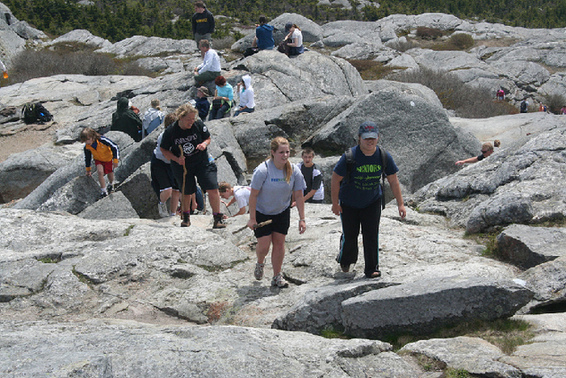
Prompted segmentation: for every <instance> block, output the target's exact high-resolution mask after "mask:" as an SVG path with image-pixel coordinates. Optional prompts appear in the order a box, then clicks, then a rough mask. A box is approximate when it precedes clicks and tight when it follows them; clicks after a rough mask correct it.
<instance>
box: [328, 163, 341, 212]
mask: <svg viewBox="0 0 566 378" xmlns="http://www.w3.org/2000/svg"><path fill="white" fill-rule="evenodd" d="M343 178H344V177H343V176H340V175H339V174H337V173H336V172H332V179H331V180H330V198H331V199H332V212H333V213H334V214H336V215H340V213H341V212H342V207H341V206H340V203H339V201H338V197H339V194H340V183H341V182H342V179H343Z"/></svg>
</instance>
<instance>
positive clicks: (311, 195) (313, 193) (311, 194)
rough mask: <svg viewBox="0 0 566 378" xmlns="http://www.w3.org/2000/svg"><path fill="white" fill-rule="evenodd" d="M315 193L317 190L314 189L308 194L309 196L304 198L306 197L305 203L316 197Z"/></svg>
mask: <svg viewBox="0 0 566 378" xmlns="http://www.w3.org/2000/svg"><path fill="white" fill-rule="evenodd" d="M315 193H316V190H314V189H313V190H311V191H310V192H308V193H307V195H306V196H304V197H305V202H307V201H308V200H310V199H311V198H312V197H313V196H314V195H315Z"/></svg>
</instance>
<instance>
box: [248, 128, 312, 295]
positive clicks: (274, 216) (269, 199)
mask: <svg viewBox="0 0 566 378" xmlns="http://www.w3.org/2000/svg"><path fill="white" fill-rule="evenodd" d="M289 154H290V149H289V142H288V141H287V139H285V138H283V137H276V138H274V139H273V140H272V141H271V158H270V159H269V160H267V161H265V162H263V163H261V164H260V165H259V166H257V167H256V169H255V170H254V173H253V176H252V182H251V185H250V186H251V193H250V202H249V208H250V220H249V221H248V227H249V228H251V229H252V230H254V234H255V236H256V238H257V246H256V255H257V263H256V267H255V271H254V276H255V278H256V280H261V279H262V278H263V267H264V264H265V258H266V257H267V254H268V253H269V247H270V246H271V245H272V244H273V249H272V251H271V264H272V266H273V279H272V280H271V285H272V286H276V287H280V288H281V287H287V286H288V284H287V282H286V281H285V279H284V278H283V276H282V274H281V267H282V266H283V258H284V257H285V236H286V235H287V231H288V230H289V225H290V218H291V196H292V195H293V194H294V196H295V197H294V198H295V202H296V207H297V210H298V211H299V219H300V220H299V233H301V234H302V233H303V232H305V229H306V223H305V202H304V199H303V190H304V189H305V180H304V179H303V175H302V174H301V171H300V170H299V169H298V168H297V166H296V165H294V164H291V162H289ZM268 220H271V221H272V223H270V224H268V225H265V226H263V227H259V228H258V227H257V225H258V223H261V222H265V221H268Z"/></svg>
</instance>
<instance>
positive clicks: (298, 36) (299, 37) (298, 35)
mask: <svg viewBox="0 0 566 378" xmlns="http://www.w3.org/2000/svg"><path fill="white" fill-rule="evenodd" d="M295 38H296V39H297V47H301V46H302V45H303V33H301V31H300V30H299V29H296V28H295V31H294V32H293V34H292V35H291V39H292V40H293V42H295Z"/></svg>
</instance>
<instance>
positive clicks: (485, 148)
mask: <svg viewBox="0 0 566 378" xmlns="http://www.w3.org/2000/svg"><path fill="white" fill-rule="evenodd" d="M495 143H496V145H497V147H499V146H500V144H499V141H498V140H496V141H495ZM492 153H493V144H491V143H490V142H485V143H484V144H483V145H482V146H481V154H480V155H478V156H474V157H471V158H469V159H465V160H458V161H457V162H456V165H464V164H473V163H477V162H478V161H482V160H483V159H485V158H486V157H489V156H491V154H492Z"/></svg>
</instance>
